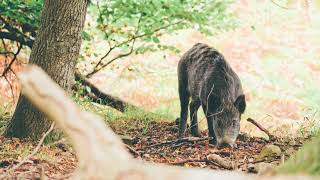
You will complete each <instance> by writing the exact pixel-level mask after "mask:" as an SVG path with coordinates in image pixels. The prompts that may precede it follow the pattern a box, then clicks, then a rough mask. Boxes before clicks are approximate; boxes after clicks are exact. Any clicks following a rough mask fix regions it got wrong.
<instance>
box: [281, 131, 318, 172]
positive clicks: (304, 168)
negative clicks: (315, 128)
mask: <svg viewBox="0 0 320 180" xmlns="http://www.w3.org/2000/svg"><path fill="white" fill-rule="evenodd" d="M277 171H278V172H279V173H283V174H297V173H300V174H301V173H304V174H310V175H318V176H319V175H320V136H319V135H318V136H317V137H315V138H313V140H311V141H310V142H308V143H306V144H305V145H304V146H303V147H302V149H300V150H299V151H298V152H297V154H295V155H293V156H291V157H290V159H289V160H288V161H287V162H286V163H284V164H283V165H281V166H279V167H278V168H277Z"/></svg>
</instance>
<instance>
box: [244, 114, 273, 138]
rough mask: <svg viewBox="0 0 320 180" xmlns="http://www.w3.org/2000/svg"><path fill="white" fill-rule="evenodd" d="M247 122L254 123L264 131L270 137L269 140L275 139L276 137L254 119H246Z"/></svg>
mask: <svg viewBox="0 0 320 180" xmlns="http://www.w3.org/2000/svg"><path fill="white" fill-rule="evenodd" d="M247 121H248V122H250V123H252V124H253V125H255V126H256V127H257V128H258V129H260V130H261V131H262V132H264V133H266V134H267V135H268V137H269V139H270V141H273V140H276V137H275V136H274V135H272V134H271V133H270V132H269V131H268V130H267V129H266V128H264V127H262V126H261V125H260V124H259V123H258V122H257V121H255V120H254V119H252V118H248V119H247Z"/></svg>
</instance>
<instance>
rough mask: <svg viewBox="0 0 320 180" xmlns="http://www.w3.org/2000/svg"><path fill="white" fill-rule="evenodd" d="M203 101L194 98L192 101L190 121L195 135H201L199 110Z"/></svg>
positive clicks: (192, 132)
mask: <svg viewBox="0 0 320 180" xmlns="http://www.w3.org/2000/svg"><path fill="white" fill-rule="evenodd" d="M200 105H201V103H200V102H199V101H194V100H192V101H191V103H190V121H191V134H192V136H195V137H200V132H199V127H198V116H197V112H198V109H199V107H200Z"/></svg>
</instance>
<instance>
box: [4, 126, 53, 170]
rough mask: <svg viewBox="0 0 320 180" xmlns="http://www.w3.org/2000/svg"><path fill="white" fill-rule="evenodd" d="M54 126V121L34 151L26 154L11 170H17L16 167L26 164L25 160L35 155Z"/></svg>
mask: <svg viewBox="0 0 320 180" xmlns="http://www.w3.org/2000/svg"><path fill="white" fill-rule="evenodd" d="M53 128H54V122H53V123H52V124H51V126H50V128H49V130H48V131H47V132H46V133H44V134H43V136H42V137H41V139H40V141H39V143H38V145H37V146H36V147H35V148H34V149H33V151H32V152H31V153H30V154H29V155H28V156H26V157H25V158H24V159H23V160H22V161H20V162H19V163H18V164H17V165H15V166H14V167H12V169H10V170H11V171H15V170H16V169H18V168H19V167H20V166H21V165H22V164H24V163H25V162H27V161H28V160H29V159H30V158H31V157H32V156H34V155H35V154H36V153H37V152H38V151H39V149H40V147H41V146H42V144H43V141H44V139H45V138H46V137H47V136H48V135H49V134H50V133H51V131H52V130H53ZM10 170H9V171H10Z"/></svg>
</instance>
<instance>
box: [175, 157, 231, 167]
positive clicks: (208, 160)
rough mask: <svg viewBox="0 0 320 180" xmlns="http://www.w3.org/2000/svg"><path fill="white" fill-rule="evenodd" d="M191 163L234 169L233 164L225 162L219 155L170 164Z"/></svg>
mask: <svg viewBox="0 0 320 180" xmlns="http://www.w3.org/2000/svg"><path fill="white" fill-rule="evenodd" d="M190 162H205V163H209V164H215V165H217V166H219V167H221V168H224V169H233V167H232V164H231V162H229V161H226V160H224V159H223V158H221V157H220V156H219V155H217V154H210V155H208V156H207V157H206V158H202V159H185V160H182V161H178V162H171V163H169V164H171V165H183V164H185V163H190Z"/></svg>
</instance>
